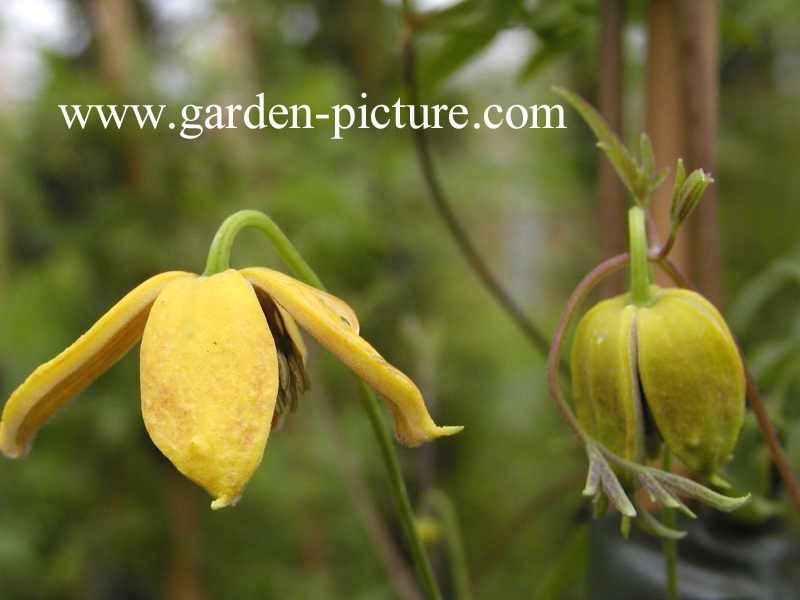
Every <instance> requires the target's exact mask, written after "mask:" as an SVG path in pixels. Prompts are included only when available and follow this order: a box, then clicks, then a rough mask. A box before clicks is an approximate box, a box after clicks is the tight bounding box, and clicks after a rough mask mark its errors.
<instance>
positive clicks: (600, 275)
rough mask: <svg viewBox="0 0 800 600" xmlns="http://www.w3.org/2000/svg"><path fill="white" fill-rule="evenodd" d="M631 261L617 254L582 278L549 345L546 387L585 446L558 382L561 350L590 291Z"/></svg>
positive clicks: (584, 434) (582, 436) (579, 428)
mask: <svg viewBox="0 0 800 600" xmlns="http://www.w3.org/2000/svg"><path fill="white" fill-rule="evenodd" d="M628 262H630V255H629V254H628V253H627V252H626V253H624V254H617V255H616V256H614V257H612V258H609V259H608V260H604V261H603V262H601V263H600V264H599V265H597V266H596V267H595V268H594V269H592V270H591V271H589V273H588V274H587V275H586V276H585V277H584V278H583V279H581V281H580V283H578V285H577V286H576V287H575V289H574V290H573V291H572V294H571V295H570V297H569V299H568V300H567V304H566V306H565V307H564V311H563V312H562V313H561V318H560V319H559V321H558V325H557V326H556V330H555V333H554V334H553V342H552V344H551V345H550V352H548V354H547V386H548V388H549V389H550V394H551V395H552V396H553V401H554V402H555V404H556V408H557V409H558V412H559V413H560V414H561V417H562V418H563V419H564V421H566V423H567V425H569V427H570V429H572V431H573V432H574V433H575V435H576V436H577V437H578V438H579V439H580V440H581V441H582V442H584V443H585V442H586V441H587V439H588V436H587V435H586V432H584V431H583V428H582V427H581V425H580V423H578V419H577V418H576V417H575V413H573V412H572V409H571V408H570V406H569V404H567V401H566V400H565V399H564V396H563V394H562V393H561V386H560V384H559V382H558V370H559V362H560V357H561V348H562V347H563V346H564V339H565V338H566V332H567V330H568V329H569V324H570V323H571V322H572V319H573V318H574V317H575V314H576V313H577V311H578V308H579V307H580V305H581V304H582V303H583V301H584V299H585V298H586V296H587V295H588V294H589V292H591V291H592V289H593V288H594V287H595V286H596V285H597V284H598V283H600V282H601V281H602V280H603V279H605V278H606V277H608V276H609V275H611V274H612V273H616V272H617V271H619V270H620V269H622V268H623V267H624V266H625V265H627V264H628Z"/></svg>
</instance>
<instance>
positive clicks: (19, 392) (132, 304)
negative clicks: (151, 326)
mask: <svg viewBox="0 0 800 600" xmlns="http://www.w3.org/2000/svg"><path fill="white" fill-rule="evenodd" d="M187 277H194V275H192V274H191V273H184V272H181V271H171V272H167V273H161V274H159V275H156V276H154V277H151V278H150V279H148V280H147V281H145V282H144V283H142V284H141V285H139V286H138V287H136V288H135V289H133V290H132V291H131V292H129V293H128V294H127V295H126V296H125V297H124V298H122V300H120V301H119V302H117V304H115V305H114V306H113V307H112V308H111V310H109V311H108V312H107V313H106V314H105V315H103V316H102V317H101V318H100V320H98V321H97V322H96V323H95V324H94V325H92V327H91V328H90V329H89V330H88V331H87V332H86V333H84V334H83V335H82V336H81V337H79V338H78V339H77V340H76V341H75V342H74V343H73V344H72V345H71V346H69V347H68V348H67V349H66V350H64V351H63V352H62V353H61V354H59V355H58V356H56V357H55V358H53V359H52V360H50V361H48V362H46V363H44V364H43V365H41V366H39V367H38V368H37V369H36V370H35V371H34V372H33V373H31V375H30V376H29V377H28V378H27V379H26V380H25V381H24V382H23V383H22V385H20V386H19V387H18V388H17V389H16V390H15V391H14V393H13V394H11V397H10V398H9V399H8V401H7V402H6V405H5V408H4V409H3V417H2V422H0V450H2V452H3V454H5V455H6V456H8V457H11V458H16V457H19V456H21V455H23V454H25V452H27V450H28V448H29V446H30V443H31V439H32V437H33V435H34V433H35V432H36V430H37V429H38V428H39V427H40V426H41V425H42V424H43V423H44V422H45V421H46V420H47V419H48V418H49V417H50V415H52V414H53V413H54V412H55V411H56V410H58V408H59V407H61V406H62V405H63V404H64V403H65V402H66V401H67V400H69V399H70V398H71V397H72V396H74V395H75V394H77V393H78V392H80V391H81V390H83V389H84V388H85V387H86V386H88V385H89V384H90V383H91V382H92V381H94V380H95V379H96V378H97V377H99V376H100V375H102V374H103V373H104V372H105V371H106V370H107V369H108V368H109V367H111V365H113V364H114V363H115V362H117V360H119V359H120V358H121V357H122V356H123V355H124V354H125V353H126V352H127V351H128V350H129V349H130V348H131V346H133V345H134V344H135V343H136V342H137V341H138V340H139V338H140V337H141V336H142V331H143V330H144V326H145V322H146V321H147V316H148V314H149V312H150V307H151V306H152V305H153V302H154V301H155V299H156V298H157V297H158V295H159V293H160V292H161V291H162V290H163V289H164V287H165V286H166V285H168V284H169V283H171V282H174V281H176V280H180V279H185V278H187Z"/></svg>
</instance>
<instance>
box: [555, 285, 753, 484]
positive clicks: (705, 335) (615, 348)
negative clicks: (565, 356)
mask: <svg viewBox="0 0 800 600" xmlns="http://www.w3.org/2000/svg"><path fill="white" fill-rule="evenodd" d="M570 362H571V370H572V383H573V394H574V397H575V409H576V412H577V415H578V419H579V420H580V422H581V424H582V425H583V426H584V427H585V428H586V429H587V431H588V432H589V433H590V434H591V435H592V436H593V437H595V438H596V439H597V440H598V441H600V442H601V443H603V444H604V445H605V446H607V447H608V448H609V449H610V450H612V451H613V452H615V453H616V454H618V455H620V456H622V457H624V458H626V459H629V460H632V461H636V462H640V461H641V460H642V459H643V458H644V448H645V439H644V438H645V426H644V411H645V406H646V407H647V409H649V413H650V415H651V416H652V419H653V422H654V425H655V428H656V429H657V431H658V433H659V434H660V436H661V438H662V439H663V441H664V442H665V443H666V445H667V447H668V448H669V449H670V451H671V452H672V453H673V454H674V455H675V456H676V457H678V458H679V459H680V460H681V461H682V462H683V463H684V464H686V465H687V466H688V467H690V468H692V469H693V470H695V471H698V472H700V473H702V474H704V475H707V476H712V475H713V474H714V473H715V472H716V470H717V469H718V468H719V467H721V466H722V465H723V464H725V463H726V462H727V461H728V459H729V458H730V456H731V452H732V451H733V448H734V446H735V445H736V439H737V437H738V435H739V429H740V428H741V425H742V419H743V418H744V396H745V378H744V368H743V366H742V362H741V358H740V357H739V352H738V350H737V347H736V344H735V342H734V340H733V337H732V335H731V333H730V331H729V330H728V327H727V325H726V324H725V321H724V320H723V318H722V316H721V315H720V314H719V312H718V311H717V310H716V308H714V306H713V305H712V304H711V303H710V302H708V301H707V300H706V299H705V298H703V297H702V296H700V295H699V294H697V293H695V292H692V291H689V290H684V289H659V288H656V287H654V288H653V293H652V301H651V302H650V303H648V304H647V305H644V306H636V305H634V304H632V303H631V302H630V296H629V295H628V294H626V295H623V296H618V297H616V298H612V299H610V300H605V301H603V302H600V303H599V304H597V305H596V306H594V307H593V308H592V309H591V310H589V311H588V312H587V313H586V315H585V316H584V317H583V319H582V320H581V322H580V323H579V325H578V329H577V331H576V335H575V342H574V344H573V347H572V356H571V361H570Z"/></svg>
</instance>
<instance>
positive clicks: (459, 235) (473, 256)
mask: <svg viewBox="0 0 800 600" xmlns="http://www.w3.org/2000/svg"><path fill="white" fill-rule="evenodd" d="M403 9H404V12H405V18H406V27H407V31H406V35H405V38H404V40H403V56H404V59H405V60H404V69H403V70H404V74H405V81H406V88H407V90H408V98H409V103H410V104H412V105H416V104H418V103H419V85H418V83H417V69H416V54H415V51H414V30H413V22H414V21H413V15H412V13H411V7H410V2H408V1H404V2H403ZM411 132H412V135H413V138H414V146H415V148H416V151H417V152H416V153H417V158H418V160H419V166H420V169H421V170H422V176H423V179H424V180H425V185H426V186H427V188H428V192H429V196H430V199H431V201H432V202H433V205H434V207H435V208H436V211H437V212H438V213H439V216H440V217H441V219H442V221H444V223H445V225H446V226H447V229H448V230H449V232H450V235H451V237H452V238H453V240H454V241H455V243H456V245H457V246H458V248H459V250H460V251H461V254H462V255H463V256H464V259H465V260H466V261H467V263H468V264H469V266H470V268H471V269H472V271H473V272H474V273H475V274H476V275H477V276H478V278H479V279H480V280H481V282H482V283H483V285H484V287H485V288H486V289H487V290H488V291H489V293H490V294H491V295H492V296H494V299H495V300H496V301H497V302H498V303H499V304H500V306H502V307H503V309H504V310H505V311H506V313H507V314H508V315H509V317H511V319H512V320H513V321H514V323H515V324H516V325H517V327H518V329H519V330H520V331H521V332H522V333H523V334H524V335H525V337H527V338H528V340H530V342H531V344H533V346H534V347H535V348H536V349H537V350H539V352H541V353H542V355H543V356H546V355H547V349H548V348H549V347H550V341H549V340H548V339H547V336H546V335H545V334H544V333H542V331H541V329H539V327H537V326H536V324H535V323H533V321H531V319H529V318H528V317H527V316H526V315H525V311H524V310H523V309H522V307H521V306H520V305H519V304H517V302H516V301H515V300H514V298H512V297H511V294H509V293H508V291H506V289H505V288H504V287H503V285H502V284H501V283H500V281H499V280H498V279H497V277H496V276H495V274H494V273H493V272H492V270H491V268H489V265H487V264H486V262H485V261H484V260H483V257H481V254H480V252H478V249H477V247H476V246H475V244H474V242H473V241H472V239H471V238H470V236H469V234H468V233H467V231H466V229H465V228H464V226H463V225H462V224H461V222H460V221H459V219H458V216H456V214H455V211H454V210H453V208H452V205H451V203H450V200H449V198H448V197H447V194H446V193H445V191H444V188H443V186H442V184H441V183H440V181H439V176H438V174H437V172H436V168H435V167H434V164H433V156H432V154H431V149H430V143H429V141H428V134H427V133H426V132H425V129H424V128H422V127H419V128H412V130H411Z"/></svg>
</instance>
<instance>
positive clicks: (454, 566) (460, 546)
mask: <svg viewBox="0 0 800 600" xmlns="http://www.w3.org/2000/svg"><path fill="white" fill-rule="evenodd" d="M425 502H426V504H427V505H428V506H430V508H431V509H433V510H434V512H436V514H437V515H438V516H439V520H440V522H441V524H442V527H443V528H444V538H445V543H446V544H447V556H448V559H449V563H450V575H451V577H452V578H453V586H454V587H455V597H456V600H472V585H471V584H470V577H469V567H468V563H467V552H466V550H465V549H464V536H463V535H461V527H460V525H459V523H458V516H457V515H456V509H455V507H454V506H453V503H452V501H451V500H450V498H449V497H448V496H447V494H445V493H444V492H442V491H440V490H432V491H430V492H429V493H428V495H427V497H426V498H425Z"/></svg>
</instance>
